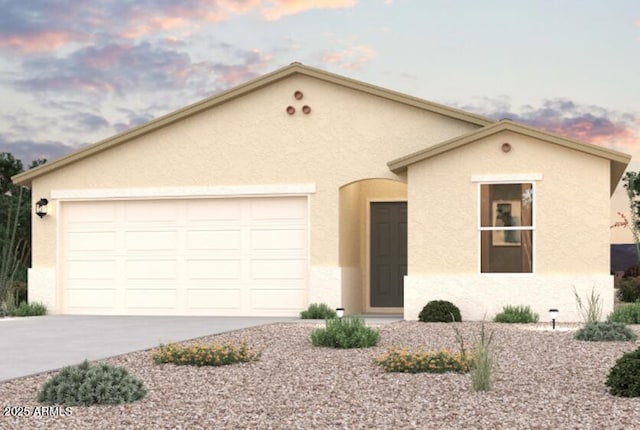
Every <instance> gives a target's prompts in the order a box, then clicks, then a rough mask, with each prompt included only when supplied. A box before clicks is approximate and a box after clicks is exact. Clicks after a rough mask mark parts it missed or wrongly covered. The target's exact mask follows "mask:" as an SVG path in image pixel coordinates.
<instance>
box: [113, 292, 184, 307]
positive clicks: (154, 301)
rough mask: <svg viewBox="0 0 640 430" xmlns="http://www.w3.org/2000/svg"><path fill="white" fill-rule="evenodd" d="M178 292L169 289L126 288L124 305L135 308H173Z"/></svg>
mask: <svg viewBox="0 0 640 430" xmlns="http://www.w3.org/2000/svg"><path fill="white" fill-rule="evenodd" d="M177 300H178V292H177V290H176V289H175V288H170V289H157V288H156V289H127V291H126V292H125V306H126V307H127V308H136V309H173V308H175V307H176V302H177Z"/></svg>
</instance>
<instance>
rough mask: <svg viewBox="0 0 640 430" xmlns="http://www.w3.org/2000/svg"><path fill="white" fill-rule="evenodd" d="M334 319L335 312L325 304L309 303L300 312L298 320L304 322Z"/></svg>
mask: <svg viewBox="0 0 640 430" xmlns="http://www.w3.org/2000/svg"><path fill="white" fill-rule="evenodd" d="M336 317H337V315H336V311H334V310H333V309H331V308H330V307H329V305H327V304H326V303H311V304H310V305H309V307H308V308H307V309H306V310H304V311H302V312H300V318H302V319H304V320H324V319H328V318H336Z"/></svg>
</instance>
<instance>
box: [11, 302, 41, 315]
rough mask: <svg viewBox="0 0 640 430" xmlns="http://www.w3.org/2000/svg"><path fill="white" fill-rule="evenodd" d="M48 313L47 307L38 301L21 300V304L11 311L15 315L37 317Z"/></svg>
mask: <svg viewBox="0 0 640 430" xmlns="http://www.w3.org/2000/svg"><path fill="white" fill-rule="evenodd" d="M46 314H47V307H46V306H45V305H43V304H42V303H38V302H31V303H27V302H21V303H20V306H18V307H17V308H15V309H14V310H12V311H11V316H14V317H36V316H40V315H46Z"/></svg>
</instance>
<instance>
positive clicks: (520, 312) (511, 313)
mask: <svg viewBox="0 0 640 430" xmlns="http://www.w3.org/2000/svg"><path fill="white" fill-rule="evenodd" d="M538 319H539V316H538V314H536V313H534V312H531V308H530V307H529V306H511V305H507V306H504V307H503V308H502V312H500V313H499V314H498V315H496V317H495V319H494V321H495V322H499V323H535V322H538Z"/></svg>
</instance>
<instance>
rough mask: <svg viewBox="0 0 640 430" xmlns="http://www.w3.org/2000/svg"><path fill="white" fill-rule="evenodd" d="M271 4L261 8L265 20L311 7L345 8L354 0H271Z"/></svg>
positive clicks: (303, 10) (274, 19)
mask: <svg viewBox="0 0 640 430" xmlns="http://www.w3.org/2000/svg"><path fill="white" fill-rule="evenodd" d="M270 3H271V4H273V6H271V7H265V8H262V16H263V17H264V18H265V19H266V20H267V21H277V20H278V19H280V18H282V17H283V16H286V15H295V14H298V13H301V12H305V11H308V10H311V9H346V8H351V7H354V6H355V5H356V0H271V1H270Z"/></svg>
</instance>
